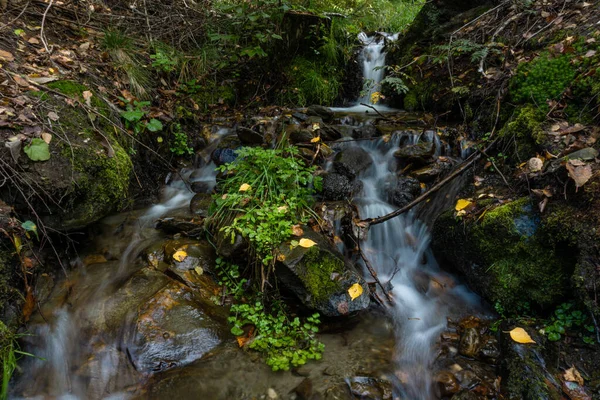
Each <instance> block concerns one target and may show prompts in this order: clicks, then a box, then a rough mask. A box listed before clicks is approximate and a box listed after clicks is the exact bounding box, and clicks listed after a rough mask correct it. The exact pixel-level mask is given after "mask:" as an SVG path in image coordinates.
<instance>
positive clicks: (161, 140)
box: [156, 136, 164, 143]
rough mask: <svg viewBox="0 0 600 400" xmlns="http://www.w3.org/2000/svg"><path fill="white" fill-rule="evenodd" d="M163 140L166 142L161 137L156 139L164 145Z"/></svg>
mask: <svg viewBox="0 0 600 400" xmlns="http://www.w3.org/2000/svg"><path fill="white" fill-rule="evenodd" d="M163 140H164V139H163V138H162V136H159V137H157V138H156V141H157V142H158V143H162V142H163Z"/></svg>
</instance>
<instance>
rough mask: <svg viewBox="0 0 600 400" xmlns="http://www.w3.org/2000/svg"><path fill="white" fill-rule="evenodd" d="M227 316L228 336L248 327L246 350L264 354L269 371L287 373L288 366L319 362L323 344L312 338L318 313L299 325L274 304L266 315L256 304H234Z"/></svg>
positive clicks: (239, 332) (260, 305)
mask: <svg viewBox="0 0 600 400" xmlns="http://www.w3.org/2000/svg"><path fill="white" fill-rule="evenodd" d="M231 314H232V315H231V317H229V322H230V323H231V324H232V325H233V328H231V333H233V334H234V335H236V336H241V335H244V333H245V331H244V330H243V329H242V328H243V327H244V326H246V325H252V326H253V327H254V328H255V331H254V336H253V337H252V338H251V339H250V340H249V344H248V347H249V348H250V349H252V350H256V351H258V352H260V353H262V354H264V355H265V357H266V363H267V365H269V366H270V367H271V368H272V369H273V371H279V370H283V371H287V370H289V369H290V367H291V366H294V367H297V366H299V365H303V364H306V362H307V361H308V360H319V359H321V355H322V353H323V350H324V348H325V345H324V344H323V343H321V342H319V341H318V340H317V339H316V337H315V334H316V333H317V332H318V331H319V328H318V325H319V323H320V321H319V314H313V315H311V316H309V317H307V318H306V319H305V320H304V322H301V321H300V318H298V317H295V318H293V319H290V318H289V317H288V316H287V315H286V313H285V312H284V311H283V309H282V308H281V306H279V305H278V304H277V303H276V304H275V305H274V306H273V310H271V312H267V310H265V307H264V305H263V304H262V303H261V302H260V301H257V302H255V303H253V304H235V305H233V306H232V307H231Z"/></svg>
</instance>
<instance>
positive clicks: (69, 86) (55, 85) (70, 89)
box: [46, 80, 88, 97]
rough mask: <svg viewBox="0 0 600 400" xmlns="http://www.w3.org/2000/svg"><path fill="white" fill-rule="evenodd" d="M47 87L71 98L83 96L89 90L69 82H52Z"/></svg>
mask: <svg viewBox="0 0 600 400" xmlns="http://www.w3.org/2000/svg"><path fill="white" fill-rule="evenodd" d="M46 86H48V87H49V88H50V89H53V90H56V91H57V92H60V93H62V94H64V95H65V96H69V97H78V96H81V95H82V93H83V92H85V91H86V90H88V88H87V87H86V86H85V85H82V84H80V83H77V82H75V81H69V80H64V81H54V82H50V83H48V84H47V85H46Z"/></svg>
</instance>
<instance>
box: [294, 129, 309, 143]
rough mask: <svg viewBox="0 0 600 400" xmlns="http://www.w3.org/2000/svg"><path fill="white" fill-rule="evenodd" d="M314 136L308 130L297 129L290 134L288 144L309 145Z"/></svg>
mask: <svg viewBox="0 0 600 400" xmlns="http://www.w3.org/2000/svg"><path fill="white" fill-rule="evenodd" d="M314 137H315V135H314V134H313V132H312V131H310V130H308V129H297V130H294V131H292V132H291V133H290V142H292V143H310V141H311V140H312V139H314Z"/></svg>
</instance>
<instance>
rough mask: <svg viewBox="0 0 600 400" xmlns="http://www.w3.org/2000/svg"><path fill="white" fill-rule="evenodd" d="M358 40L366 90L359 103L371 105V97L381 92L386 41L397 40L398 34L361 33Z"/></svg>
mask: <svg viewBox="0 0 600 400" xmlns="http://www.w3.org/2000/svg"><path fill="white" fill-rule="evenodd" d="M358 39H359V40H360V41H361V42H362V43H363V45H364V47H363V49H362V51H361V54H360V60H361V62H362V70H363V80H364V83H365V86H366V87H368V90H367V91H365V94H364V96H362V97H361V98H360V99H359V101H358V102H359V103H366V104H373V102H372V101H371V95H372V94H373V93H375V92H378V91H380V90H381V88H380V86H381V81H382V80H383V78H384V76H385V71H384V69H383V67H384V66H385V54H386V53H385V52H384V51H383V50H384V47H385V44H386V42H387V41H395V40H396V39H398V34H397V33H396V34H393V35H392V34H389V33H385V32H378V33H377V34H375V35H373V36H368V35H367V34H366V33H364V32H361V33H359V34H358Z"/></svg>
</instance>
